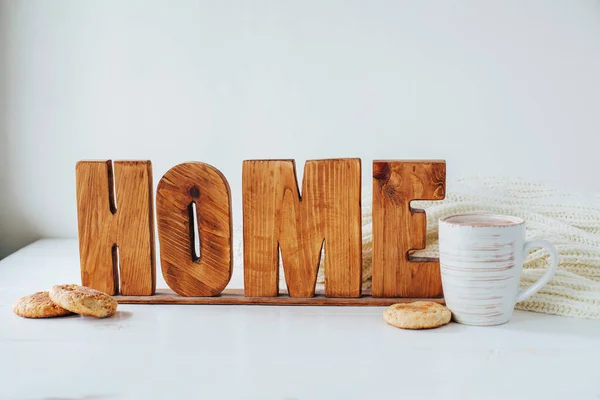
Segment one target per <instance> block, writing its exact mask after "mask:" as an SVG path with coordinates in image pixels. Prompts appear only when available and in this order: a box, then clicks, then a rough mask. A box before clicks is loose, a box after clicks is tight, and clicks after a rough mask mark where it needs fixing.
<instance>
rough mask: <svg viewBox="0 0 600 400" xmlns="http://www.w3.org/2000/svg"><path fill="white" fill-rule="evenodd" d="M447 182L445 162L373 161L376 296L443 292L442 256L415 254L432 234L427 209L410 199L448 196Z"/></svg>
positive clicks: (414, 295) (426, 294)
mask: <svg viewBox="0 0 600 400" xmlns="http://www.w3.org/2000/svg"><path fill="white" fill-rule="evenodd" d="M445 187H446V163H445V162H444V161H427V160H425V161H377V160H376V161H373V210H372V213H373V264H372V268H373V276H372V288H373V296H375V297H416V298H419V297H439V296H442V282H441V276H440V263H439V260H438V259H424V258H420V259H417V258H412V257H410V256H409V251H410V250H419V249H424V248H425V236H426V234H427V220H426V216H425V212H424V211H423V210H418V209H413V208H411V207H410V202H411V201H412V200H442V199H443V198H444V197H445Z"/></svg>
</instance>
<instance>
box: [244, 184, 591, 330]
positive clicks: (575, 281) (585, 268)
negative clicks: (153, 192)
mask: <svg viewBox="0 0 600 400" xmlns="http://www.w3.org/2000/svg"><path fill="white" fill-rule="evenodd" d="M447 192H448V193H447V195H446V199H445V200H442V201H415V202H413V207H416V208H423V209H425V210H427V248H426V249H425V250H420V251H417V252H415V255H419V256H428V257H437V256H438V242H437V233H438V225H437V221H438V220H439V219H440V218H442V217H444V216H447V215H452V214H458V213H464V212H476V211H487V212H494V213H501V214H507V215H514V216H518V217H521V218H523V219H525V221H526V227H527V239H547V240H550V241H551V242H552V243H553V244H554V245H555V246H556V250H557V252H558V258H559V266H558V270H557V272H556V275H555V276H554V278H553V279H552V280H551V281H550V282H549V283H548V284H547V285H546V286H545V287H543V288H542V289H541V290H540V291H539V292H538V293H536V294H535V295H533V296H532V297H530V298H529V299H528V300H526V301H524V302H521V303H518V304H517V306H516V307H517V308H518V309H521V310H530V311H536V312H542V313H548V314H557V315H566V316H573V317H581V318H590V319H600V196H599V195H595V196H591V195H587V196H586V195H583V194H574V193H567V192H563V191H559V190H556V189H553V188H551V187H548V186H546V185H542V184H537V183H532V182H526V181H520V180H515V179H510V180H509V179H499V178H464V179H460V180H458V181H456V182H452V183H450V184H448V190H447ZM370 194H371V191H370V188H365V189H364V190H363V195H364V198H363V203H362V204H363V287H365V288H368V287H370V285H371V251H372V229H371V197H370ZM236 230H237V231H238V232H235V236H234V237H235V238H237V240H236V243H235V253H236V254H235V261H236V263H239V264H242V260H243V247H242V243H241V237H242V234H241V233H242V232H241V228H240V227H236ZM547 258H548V255H547V253H545V251H544V250H535V251H533V252H532V253H531V254H530V255H529V256H528V257H527V258H526V260H525V266H524V271H523V275H522V278H521V286H522V287H525V286H529V285H531V284H532V283H533V282H535V281H536V280H537V279H538V278H539V277H540V276H541V275H542V273H543V272H544V271H545V269H546V267H547V262H548V260H547ZM280 263H281V262H280ZM236 268H241V265H236ZM323 273H324V271H323V267H322V266H321V268H320V269H319V278H318V282H319V284H320V285H322V283H323V281H324V276H323ZM283 275H284V274H283V273H280V277H281V286H282V287H285V283H284V281H283V279H284V278H283Z"/></svg>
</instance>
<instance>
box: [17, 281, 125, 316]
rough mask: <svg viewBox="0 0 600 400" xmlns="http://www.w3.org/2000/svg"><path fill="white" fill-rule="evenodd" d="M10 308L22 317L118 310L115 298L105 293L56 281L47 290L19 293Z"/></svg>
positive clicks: (113, 312) (96, 314)
mask: <svg viewBox="0 0 600 400" xmlns="http://www.w3.org/2000/svg"><path fill="white" fill-rule="evenodd" d="M13 312H14V313H15V314H17V315H18V316H21V317H24V318H50V317H62V316H65V315H72V314H80V315H87V316H90V317H96V318H106V317H110V316H112V315H114V314H115V313H116V312H117V301H116V300H115V299H114V298H112V297H111V296H109V295H107V294H106V293H103V292H100V291H98V290H94V289H90V288H88V287H85V286H79V285H56V286H53V287H52V289H50V291H48V292H37V293H35V294H32V295H29V296H24V297H21V298H20V299H19V300H17V302H16V303H15V304H14V305H13Z"/></svg>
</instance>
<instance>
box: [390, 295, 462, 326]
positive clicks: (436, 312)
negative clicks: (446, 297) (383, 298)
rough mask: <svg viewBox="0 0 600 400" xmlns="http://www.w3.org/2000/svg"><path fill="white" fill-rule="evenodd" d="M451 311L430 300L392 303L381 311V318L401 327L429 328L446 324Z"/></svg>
mask: <svg viewBox="0 0 600 400" xmlns="http://www.w3.org/2000/svg"><path fill="white" fill-rule="evenodd" d="M451 317H452V313H451V312H450V310H448V309H447V308H446V307H444V306H443V305H441V304H438V303H434V302H432V301H415V302H413V303H399V304H393V305H391V306H389V307H388V308H386V309H385V310H384V311H383V319H384V320H385V322H387V323H388V324H390V325H393V326H395V327H397V328H403V329H429V328H437V327H439V326H442V325H446V324H447V323H448V322H450V319H451Z"/></svg>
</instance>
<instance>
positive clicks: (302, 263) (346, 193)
mask: <svg viewBox="0 0 600 400" xmlns="http://www.w3.org/2000/svg"><path fill="white" fill-rule="evenodd" d="M242 194H243V214H244V215H243V219H244V288H245V294H246V296H258V297H269V296H277V295H278V292H279V290H278V283H279V267H278V264H279V257H278V254H279V253H278V248H279V249H280V250H281V258H282V260H283V268H284V273H285V280H286V284H287V287H288V291H289V293H290V296H291V297H312V296H314V293H315V285H316V279H317V273H318V266H319V261H320V257H321V249H323V248H324V265H325V293H326V295H327V296H328V297H359V296H360V295H361V268H362V265H361V263H362V237H361V235H362V224H361V164H360V159H333V160H311V161H308V162H307V163H306V166H305V168H304V179H303V182H302V197H300V193H299V190H298V182H297V179H296V169H295V163H294V161H293V160H247V161H244V163H243V168H242Z"/></svg>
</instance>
